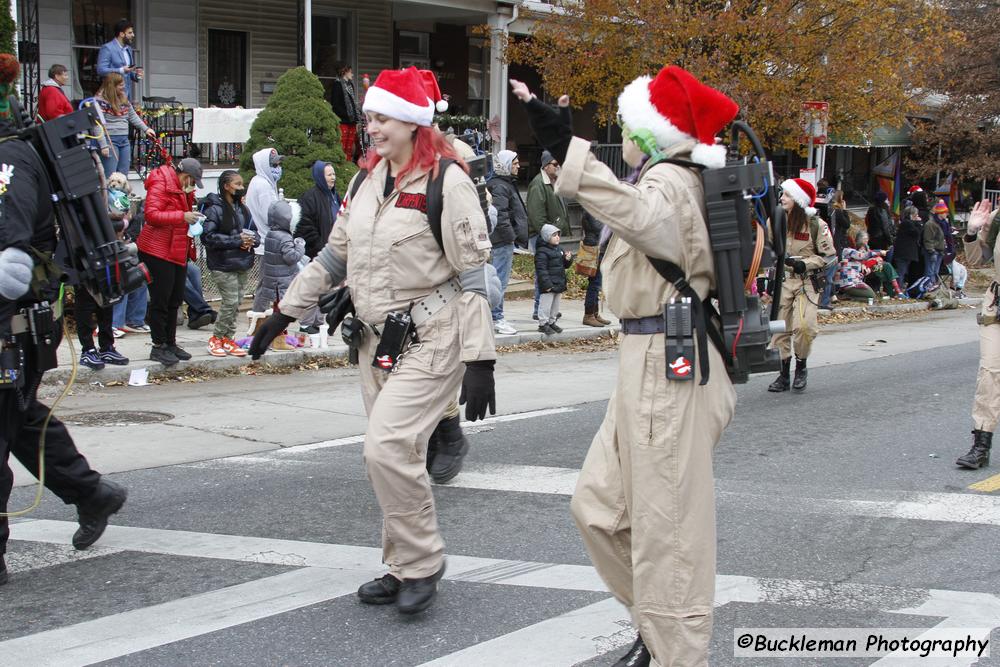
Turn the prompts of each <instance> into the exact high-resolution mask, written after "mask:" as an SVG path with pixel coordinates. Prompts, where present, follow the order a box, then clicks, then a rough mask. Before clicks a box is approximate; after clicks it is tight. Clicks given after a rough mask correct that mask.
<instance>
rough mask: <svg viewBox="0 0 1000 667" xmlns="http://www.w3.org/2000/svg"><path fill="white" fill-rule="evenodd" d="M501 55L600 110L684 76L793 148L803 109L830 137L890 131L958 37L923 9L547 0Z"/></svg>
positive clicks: (771, 143) (610, 114)
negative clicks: (664, 79)
mask: <svg viewBox="0 0 1000 667" xmlns="http://www.w3.org/2000/svg"><path fill="white" fill-rule="evenodd" d="M554 7H555V9H556V11H554V12H553V13H551V14H544V15H533V18H535V19H536V20H537V23H536V26H537V27H536V29H535V31H534V33H533V34H532V36H531V38H529V39H524V40H520V41H513V40H510V41H508V42H507V44H506V57H507V58H508V59H509V60H510V61H511V62H517V63H523V64H527V65H531V66H533V67H535V68H536V69H537V70H538V71H539V73H540V75H541V77H542V81H543V83H544V86H545V89H546V92H548V93H549V94H551V95H558V94H561V93H566V94H569V95H570V97H571V98H572V99H573V103H574V106H579V105H582V104H586V103H595V104H596V105H597V109H598V111H597V114H598V119H597V120H598V122H600V123H602V124H604V123H607V122H609V121H613V120H614V115H615V112H616V106H617V95H618V93H619V92H620V91H621V89H622V88H623V87H624V85H625V84H626V83H627V82H629V81H631V80H632V79H634V78H635V77H637V76H640V75H642V74H654V73H656V71H658V70H659V69H660V68H661V67H662V66H663V65H665V64H670V63H673V64H676V65H680V66H681V67H684V68H685V69H687V70H689V71H690V72H691V73H693V74H694V75H695V76H697V77H698V78H700V79H701V80H702V81H704V82H705V83H707V84H709V85H712V86H715V87H717V88H719V89H720V90H723V91H725V92H726V93H727V94H728V95H730V96H731V97H732V98H733V99H734V100H736V102H737V103H738V104H739V105H740V108H741V109H742V113H743V117H744V118H745V119H747V120H748V121H749V122H750V123H751V125H752V126H753V127H754V129H755V130H756V131H757V133H758V135H760V136H761V138H762V140H763V141H764V142H765V144H766V145H767V146H768V147H770V148H772V149H775V148H780V147H784V148H797V147H798V146H799V136H800V134H801V129H800V123H801V115H800V108H801V103H802V102H803V101H805V100H823V101H827V102H829V103H830V111H831V132H834V133H838V134H840V135H842V136H849V137H856V136H858V135H860V134H861V133H862V132H864V131H866V130H870V129H871V128H874V127H878V126H882V125H899V124H900V123H902V121H903V119H904V117H905V114H906V113H907V112H910V111H912V110H913V109H914V107H915V101H914V91H916V90H918V89H920V88H921V87H922V86H923V85H924V84H925V83H926V81H927V79H928V75H929V74H930V73H932V72H933V71H935V69H936V68H937V67H938V66H939V64H940V62H941V59H942V56H943V54H944V52H945V49H946V47H947V46H948V45H949V44H951V43H953V42H954V41H955V40H957V39H958V36H957V34H956V33H955V32H954V31H952V30H951V29H950V28H949V27H948V22H947V20H946V17H945V14H944V13H943V12H942V11H941V10H940V9H939V8H938V6H936V5H934V4H931V3H929V2H926V1H924V0H867V1H865V2H860V1H859V0H836V1H835V2H831V1H827V0H820V1H817V0H768V1H766V2H764V1H760V0H725V1H713V0H702V1H699V0H673V1H671V0H665V1H662V0H584V1H582V2H574V1H567V0H556V4H555V5H554Z"/></svg>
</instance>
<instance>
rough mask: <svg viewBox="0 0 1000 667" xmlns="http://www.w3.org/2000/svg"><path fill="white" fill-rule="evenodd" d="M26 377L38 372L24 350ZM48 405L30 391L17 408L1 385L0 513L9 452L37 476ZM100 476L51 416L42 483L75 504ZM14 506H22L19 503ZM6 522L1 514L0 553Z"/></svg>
mask: <svg viewBox="0 0 1000 667" xmlns="http://www.w3.org/2000/svg"><path fill="white" fill-rule="evenodd" d="M28 357H29V359H28V363H27V366H28V367H27V369H26V373H25V377H26V378H27V380H28V386H30V387H34V386H37V385H38V382H39V380H40V379H41V374H40V373H39V372H38V371H36V370H35V369H34V367H33V364H32V362H31V354H30V353H29V354H28ZM48 414H49V408H48V407H47V406H45V405H42V404H41V403H39V402H38V399H37V398H36V397H35V396H34V392H32V394H31V395H30V399H29V400H28V401H27V407H26V409H25V410H21V406H20V402H19V401H18V398H17V394H16V392H15V391H13V390H11V389H2V390H0V415H3V419H2V422H0V512H7V511H9V506H8V501H9V500H10V492H11V488H12V487H13V484H14V473H13V472H12V471H11V469H10V465H8V457H9V456H11V455H12V456H13V457H14V458H15V459H17V460H18V461H19V462H20V463H21V465H23V466H24V467H25V468H27V469H28V471H29V472H30V473H31V474H32V475H35V476H36V477H37V476H38V440H39V437H40V436H41V433H42V425H43V424H44V423H45V418H46V417H47V416H48ZM100 479H101V475H100V473H98V472H97V471H95V470H94V469H93V468H91V467H90V464H89V463H88V462H87V459H86V458H84V456H83V454H81V453H80V452H79V451H78V450H77V448H76V444H75V443H74V442H73V438H72V437H70V434H69V431H68V430H67V429H66V425H65V424H63V423H62V422H61V421H59V419H57V418H56V417H53V418H52V419H51V420H49V424H48V428H47V429H46V431H45V487H46V488H47V489H48V490H49V491H51V492H52V493H54V494H55V495H56V496H58V497H59V499H60V500H62V501H63V502H64V503H66V504H68V505H69V504H76V503H79V502H81V501H83V500H86V499H87V498H88V497H90V495H91V494H93V493H94V491H95V490H97V483H98V482H99V481H100ZM14 509H18V510H19V509H22V508H20V507H17V508H14ZM9 536H10V527H9V525H8V520H7V518H6V517H0V554H2V553H6V551H7V539H8V537H9Z"/></svg>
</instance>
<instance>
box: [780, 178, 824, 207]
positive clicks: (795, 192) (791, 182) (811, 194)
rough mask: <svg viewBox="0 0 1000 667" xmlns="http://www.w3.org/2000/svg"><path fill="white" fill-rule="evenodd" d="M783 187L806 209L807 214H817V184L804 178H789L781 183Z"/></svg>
mask: <svg viewBox="0 0 1000 667" xmlns="http://www.w3.org/2000/svg"><path fill="white" fill-rule="evenodd" d="M781 189H782V190H783V191H784V192H785V193H787V194H788V196H789V197H791V198H792V199H793V200H794V201H795V203H796V204H798V205H799V206H801V207H802V208H804V209H805V211H806V215H808V216H813V215H816V209H815V208H813V205H814V204H815V203H816V186H815V185H813V184H812V183H810V182H809V181H807V180H805V179H802V178H789V179H788V180H787V181H785V182H784V183H782V184H781Z"/></svg>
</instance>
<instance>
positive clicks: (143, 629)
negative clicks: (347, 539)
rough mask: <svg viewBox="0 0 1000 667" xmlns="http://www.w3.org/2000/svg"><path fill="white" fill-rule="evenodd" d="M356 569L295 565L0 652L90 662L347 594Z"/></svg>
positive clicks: (11, 658) (66, 664)
mask: <svg viewBox="0 0 1000 667" xmlns="http://www.w3.org/2000/svg"><path fill="white" fill-rule="evenodd" d="M358 574H359V573H357V572H346V571H341V572H338V571H336V570H328V569H318V568H308V567H307V568H303V569H299V570H293V571H291V572H286V573H284V574H279V575H277V576H273V577H265V578H264V579H258V580H256V581H251V582H248V583H245V584H238V585H236V586H229V587H227V588H221V589H219V590H215V591H211V592H208V593H202V594H200V595H192V596H190V597H186V598H180V599H178V600H172V601H170V602H165V603H163V604H158V605H153V606H151V607H145V608H142V609H136V610H134V611H126V612H122V613H120V614H114V615H112V616H104V617H103V618H99V619H95V620H93V621H85V622H83V623H77V624H76V625H70V626H67V627H64V628H58V629H55V630H48V631H45V632H39V633H36V634H33V635H26V636H24V637H18V638H17V639H11V640H8V641H5V642H2V643H0V655H3V657H4V662H5V663H6V664H10V665H39V666H45V667H77V666H80V665H90V664H93V663H95V662H101V661H104V660H111V659H113V658H118V657H121V656H124V655H129V654H132V653H137V652H139V651H145V650H148V649H151V648H155V647H157V646H163V645H164V644H169V643H171V642H176V641H180V640H183V639H190V638H191V637H197V636H200V635H204V634H207V633H209V632H215V631H218V630H223V629H225V628H231V627H233V626H236V625H242V624H244V623H250V622H252V621H256V620H260V619H262V618H268V617H270V616H275V615H277V614H282V613H284V612H288V611H292V610H294V609H300V608H302V607H308V606H309V605H314V604H318V603H320V602H325V601H327V600H332V599H334V598H338V597H340V596H342V595H347V594H348V593H351V592H353V591H354V590H356V589H357V586H358ZM370 574H371V575H372V576H375V572H374V571H373V572H371V573H370ZM42 656H44V657H42Z"/></svg>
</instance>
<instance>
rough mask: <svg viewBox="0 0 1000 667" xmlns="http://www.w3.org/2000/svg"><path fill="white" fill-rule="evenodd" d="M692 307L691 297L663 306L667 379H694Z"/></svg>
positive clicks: (678, 380) (676, 380)
mask: <svg viewBox="0 0 1000 667" xmlns="http://www.w3.org/2000/svg"><path fill="white" fill-rule="evenodd" d="M693 313H694V309H693V307H692V305H691V299H689V298H686V297H685V298H683V299H681V300H680V301H677V300H674V301H671V302H670V303H668V304H667V305H666V306H664V308H663V318H664V320H665V323H666V337H665V346H666V360H667V379H668V380H672V381H674V382H685V381H688V380H693V379H694V318H693Z"/></svg>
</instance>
